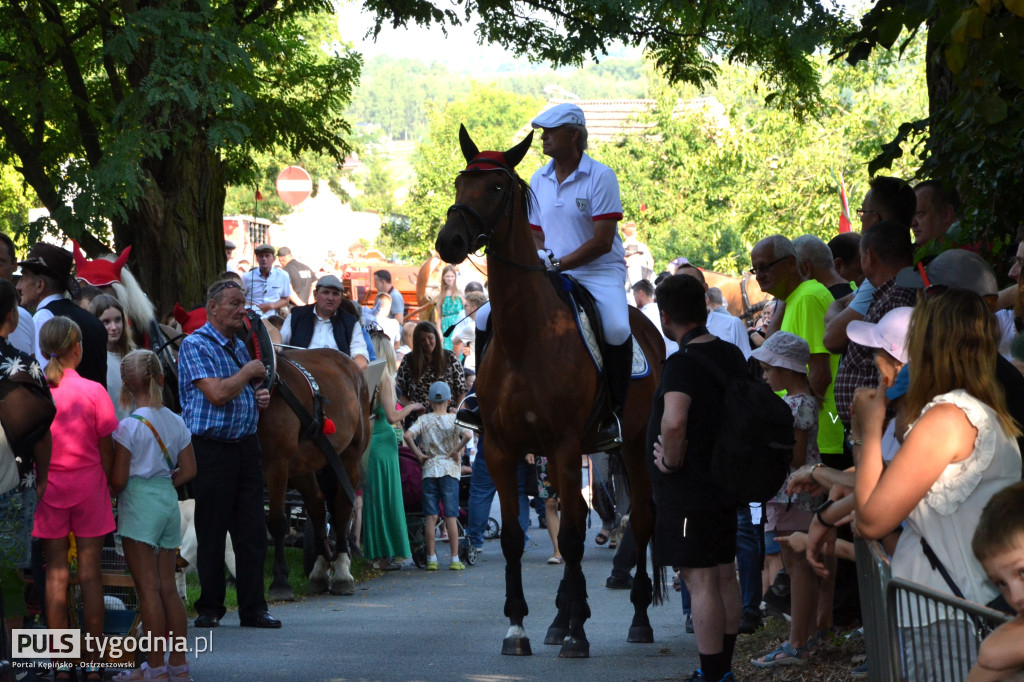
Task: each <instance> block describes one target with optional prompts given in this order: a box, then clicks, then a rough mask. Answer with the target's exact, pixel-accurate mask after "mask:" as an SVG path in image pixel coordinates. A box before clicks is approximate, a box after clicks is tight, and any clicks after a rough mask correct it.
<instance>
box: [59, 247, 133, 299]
mask: <svg viewBox="0 0 1024 682" xmlns="http://www.w3.org/2000/svg"><path fill="white" fill-rule="evenodd" d="M71 244H72V246H73V247H74V248H73V250H72V254H74V257H75V270H76V272H77V274H76V277H78V279H81V280H84V281H85V282H87V283H89V284H91V285H93V286H94V287H105V286H108V285H110V284H113V283H114V282H120V281H121V268H123V267H124V264H125V263H127V262H128V256H129V255H130V254H131V252H132V247H130V246H129V247H127V248H126V249H125V250H124V251H122V252H121V255H120V256H118V257H117V259H116V260H114V261H109V260H106V259H103V258H97V259H96V260H88V259H87V258H86V257H85V255H83V254H82V249H81V248H79V246H78V242H77V241H75V240H74V239H72V240H71Z"/></svg>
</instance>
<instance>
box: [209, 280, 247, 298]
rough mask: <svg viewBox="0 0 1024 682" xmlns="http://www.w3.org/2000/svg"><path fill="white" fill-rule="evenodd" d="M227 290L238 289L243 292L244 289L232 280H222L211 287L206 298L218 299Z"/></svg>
mask: <svg viewBox="0 0 1024 682" xmlns="http://www.w3.org/2000/svg"><path fill="white" fill-rule="evenodd" d="M225 289H238V290H241V289H242V285H241V284H239V283H238V282H236V281H234V280H230V279H226V280H222V281H220V282H217V283H215V284H214V285H213V286H211V287H210V289H209V290H208V291H207V292H206V298H207V299H213V298H216V297H217V295H218V294H220V293H221V292H222V291H224V290H225Z"/></svg>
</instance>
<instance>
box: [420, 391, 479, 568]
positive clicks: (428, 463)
mask: <svg viewBox="0 0 1024 682" xmlns="http://www.w3.org/2000/svg"><path fill="white" fill-rule="evenodd" d="M429 399H430V408H431V410H430V412H429V413H427V414H425V415H423V416H422V417H420V418H419V419H417V420H416V423H414V424H413V425H412V426H411V427H410V428H409V429H408V430H407V431H406V432H405V444H406V445H408V446H409V449H410V450H412V451H413V453H414V454H415V455H416V457H417V458H419V460H420V463H421V464H422V465H423V513H424V515H425V516H426V522H425V526H424V534H425V535H426V540H427V570H428V571H436V570H437V554H435V552H434V529H435V528H436V526H437V517H438V514H439V511H440V510H439V509H438V503H439V502H440V503H441V505H442V506H443V508H444V522H445V526H446V528H447V530H448V542H449V544H450V546H451V562H450V563H449V564H448V568H449V569H450V570H453V571H461V570H462V569H464V568H465V566H463V565H462V562H461V561H459V529H458V527H457V526H456V525H455V517H456V516H458V514H459V476H460V475H461V473H462V451H463V450H464V449H465V447H466V443H468V442H469V439H470V433H469V431H467V430H464V429H460V428H459V427H458V426H456V425H455V415H454V414H451V413H449V412H448V404H449V402H450V401H451V399H452V391H451V388H449V386H448V384H446V383H444V382H443V381H435V382H434V383H433V384H431V385H430V390H429ZM417 439H419V441H420V443H419V446H417V444H416V440H417Z"/></svg>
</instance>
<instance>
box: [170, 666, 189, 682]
mask: <svg viewBox="0 0 1024 682" xmlns="http://www.w3.org/2000/svg"><path fill="white" fill-rule="evenodd" d="M167 672H168V673H170V677H168V678H167V679H169V680H170V681H171V682H193V680H192V673H191V672H189V669H188V663H185V664H184V665H169V666H167Z"/></svg>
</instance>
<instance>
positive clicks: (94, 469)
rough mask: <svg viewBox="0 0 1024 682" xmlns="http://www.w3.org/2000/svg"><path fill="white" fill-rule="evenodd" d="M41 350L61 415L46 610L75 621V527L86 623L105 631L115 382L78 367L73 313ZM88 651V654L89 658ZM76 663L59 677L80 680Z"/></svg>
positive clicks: (40, 529) (93, 673) (51, 324)
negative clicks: (71, 582) (71, 611)
mask: <svg viewBox="0 0 1024 682" xmlns="http://www.w3.org/2000/svg"><path fill="white" fill-rule="evenodd" d="M39 349H40V351H41V352H42V353H43V354H44V355H45V356H46V357H47V358H48V360H49V362H48V363H47V365H46V378H47V380H48V381H49V383H50V391H51V393H52V394H53V402H54V403H55V404H56V406H57V416H56V417H55V418H54V420H53V425H52V426H51V427H50V432H51V433H52V435H53V455H52V457H51V459H50V473H49V478H48V480H47V485H46V491H45V492H44V493H43V496H42V498H41V499H40V500H39V503H38V506H37V507H36V516H35V523H34V526H33V530H32V534H33V535H34V536H35V537H37V538H39V539H40V540H41V541H42V545H43V555H44V557H45V559H46V617H47V622H48V625H49V627H51V628H66V627H67V626H68V605H67V589H68V563H67V554H68V546H69V542H68V534H69V533H74V534H75V544H76V545H77V547H78V581H79V584H80V586H81V590H82V610H83V612H84V623H83V625H84V630H85V631H86V632H87V633H89V634H91V635H93V637H100V636H101V635H102V634H103V614H104V609H103V584H102V580H101V577H100V555H101V550H102V548H103V536H105V535H106V534H107V533H111V532H113V531H114V515H113V513H112V512H111V505H110V492H109V491H108V489H107V476H108V474H109V473H110V468H111V466H112V463H113V459H114V441H113V439H112V438H111V434H112V433H113V432H114V430H115V429H116V428H117V426H118V421H117V416H116V415H115V414H114V405H113V403H111V402H110V396H108V395H107V389H106V388H105V387H103V386H102V385H100V384H98V383H96V382H94V381H89V380H88V379H83V378H82V377H81V376H79V374H78V372H76V371H75V368H76V367H78V364H79V363H80V362H81V361H82V331H81V330H80V329H79V327H78V325H77V324H75V323H74V322H73V321H71V320H70V319H68V318H66V317H55V318H53V319H52V320H50V321H48V322H47V323H46V324H44V325H43V326H42V328H41V329H40V330H39ZM93 653H98V652H92V651H85V646H84V644H83V651H82V655H83V658H85V659H86V660H89V659H90V658H91V656H90V654H93ZM71 672H72V671H71V669H70V668H63V669H58V670H57V671H56V672H55V674H54V679H55V680H64V679H67V680H70V679H72V675H71ZM85 679H86V680H89V681H92V680H101V679H102V671H101V670H100V669H99V668H94V667H87V668H86V669H85Z"/></svg>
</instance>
